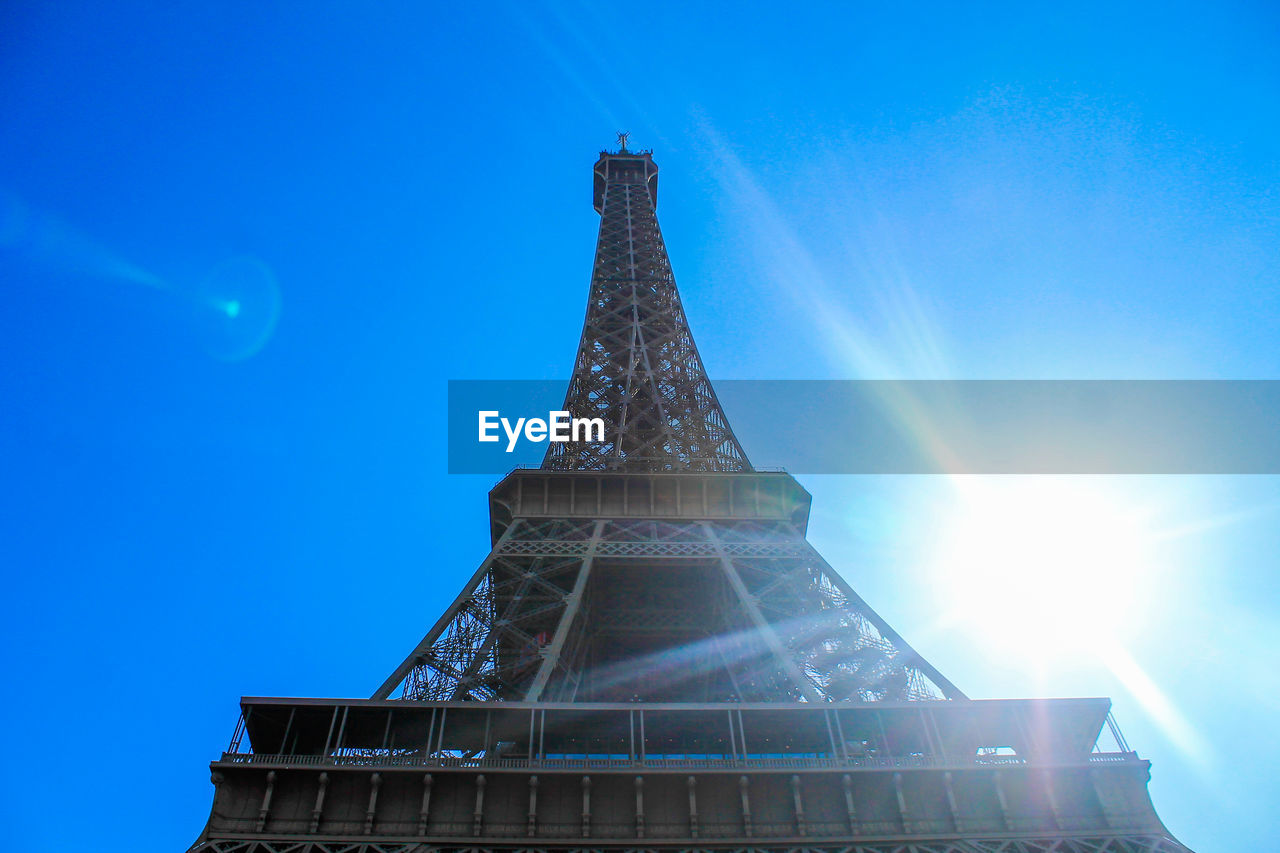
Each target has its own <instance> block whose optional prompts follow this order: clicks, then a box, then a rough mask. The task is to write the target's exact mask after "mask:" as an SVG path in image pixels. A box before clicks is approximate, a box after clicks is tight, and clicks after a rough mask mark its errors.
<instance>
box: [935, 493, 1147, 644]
mask: <svg viewBox="0 0 1280 853" xmlns="http://www.w3.org/2000/svg"><path fill="white" fill-rule="evenodd" d="M956 488H957V495H958V498H959V499H958V501H957V503H956V506H955V509H954V510H953V513H952V517H951V518H950V519H949V521H948V522H947V523H946V524H945V525H944V527H943V529H942V531H940V533H941V535H940V536H939V537H938V538H937V540H936V541H937V546H936V553H935V555H934V559H933V561H932V563H933V565H932V570H931V572H930V575H931V577H932V578H933V580H934V582H935V586H934V588H935V589H936V590H937V591H938V592H939V594H940V596H941V598H942V601H941V604H942V608H943V611H944V612H945V613H946V614H947V616H946V617H945V618H946V621H947V624H949V625H954V626H956V627H958V628H961V629H963V630H966V632H968V633H971V634H972V635H974V636H975V637H976V638H977V639H979V640H981V641H982V643H983V644H985V645H987V646H989V647H990V648H991V650H992V651H995V652H999V653H1000V654H1002V655H1009V654H1014V655H1019V656H1022V657H1023V658H1024V659H1027V660H1029V661H1032V662H1036V663H1046V662H1050V661H1062V660H1064V659H1066V658H1071V657H1078V656H1081V655H1096V654H1097V653H1099V652H1103V651H1105V650H1106V649H1107V648H1111V647H1113V646H1114V645H1115V644H1117V643H1121V642H1122V641H1123V640H1124V638H1125V637H1126V636H1129V635H1131V633H1132V632H1133V631H1134V630H1136V628H1137V627H1138V622H1139V621H1140V620H1139V615H1140V614H1139V611H1140V607H1141V603H1142V601H1143V599H1144V595H1143V593H1144V585H1145V584H1146V583H1147V580H1148V577H1149V575H1150V562H1151V555H1150V548H1149V547H1148V543H1149V542H1150V540H1151V535H1150V533H1149V531H1148V529H1147V519H1146V518H1145V516H1144V513H1143V511H1142V508H1141V507H1140V506H1135V505H1133V504H1130V503H1127V502H1126V501H1124V500H1123V499H1122V498H1121V496H1119V495H1118V493H1116V492H1114V491H1109V490H1108V489H1107V488H1106V482H1105V481H1099V480H1090V479H1089V478H1049V477H1018V478H957V480H956Z"/></svg>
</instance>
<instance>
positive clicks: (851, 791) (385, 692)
mask: <svg viewBox="0 0 1280 853" xmlns="http://www.w3.org/2000/svg"><path fill="white" fill-rule="evenodd" d="M657 173H658V169H657V166H656V165H655V164H654V162H653V158H652V156H651V154H650V153H649V152H632V151H628V150H627V149H626V147H625V140H623V146H622V148H621V150H619V151H616V152H603V153H602V154H601V156H600V159H599V160H598V161H597V162H596V164H595V169H594V205H595V209H596V211H597V212H599V213H600V215H601V222H600V232H599V238H598V242H597V247H596V257H595V266H594V270H593V274H592V282H591V291H590V296H589V298H588V304H587V313H586V320H585V322H584V325H583V332H582V338H581V342H580V344H579V347H578V354H577V358H576V360H575V362H574V372H573V376H572V379H571V381H570V384H569V389H568V393H567V395H566V398H565V406H564V408H565V409H567V410H568V411H570V412H571V413H572V415H573V416H575V417H588V418H594V417H599V418H601V419H603V420H604V422H605V424H606V434H605V440H604V441H602V442H585V441H584V442H578V443H564V444H552V445H551V446H550V449H549V450H548V452H547V455H546V457H545V459H544V461H543V465H542V467H541V468H540V469H536V470H518V471H515V472H513V473H511V474H510V475H508V476H507V477H505V478H504V479H503V480H502V481H501V482H499V483H498V484H497V485H496V486H495V487H494V488H493V489H492V490H491V491H490V493H489V514H490V524H491V534H492V539H491V545H492V547H491V550H490V552H489V555H488V556H487V557H486V558H485V560H484V561H483V562H482V563H481V565H480V566H479V568H477V569H476V571H475V572H474V573H473V574H472V576H471V578H470V580H469V581H468V582H467V583H466V585H465V586H464V587H463V589H462V591H461V593H460V594H459V595H458V596H457V598H456V599H455V600H454V602H453V603H452V605H450V607H449V608H448V609H447V610H446V611H445V612H444V613H443V614H442V615H441V616H440V617H439V619H437V620H436V622H435V624H434V625H433V626H432V628H431V629H430V630H429V631H428V632H427V634H426V636H424V637H423V638H422V640H421V641H420V642H419V643H418V644H417V646H416V647H415V648H414V649H413V650H412V651H411V652H410V654H409V655H408V656H407V657H406V658H405V659H404V661H403V662H402V663H401V664H400V665H399V666H398V667H397V668H396V669H395V670H394V671H393V672H392V673H391V675H390V676H389V677H388V678H387V679H386V681H385V682H383V684H382V686H381V687H380V688H379V689H378V690H377V691H376V692H375V694H374V695H373V697H372V698H370V699H367V700H334V699H270V698H265V699H264V698H249V697H246V698H244V699H242V701H241V707H242V709H243V713H242V716H241V719H240V723H239V724H238V726H237V729H236V733H235V735H234V736H233V738H232V742H231V744H230V746H229V747H228V749H227V751H226V752H224V753H223V755H222V756H221V758H220V759H219V760H217V761H215V762H213V781H214V784H215V785H216V786H217V792H216V794H215V798H214V807H213V813H212V815H211V817H210V820H209V824H208V826H206V828H205V830H204V832H203V833H202V835H201V837H200V839H199V840H198V841H197V842H196V844H195V845H194V847H193V848H192V849H193V851H201V853H410V851H412V853H426V851H431V852H432V853H505V851H509V853H568V851H574V853H586V851H600V853H604V851H611V853H623V851H626V853H642V852H643V853H649V851H652V852H653V853H659V851H663V853H674V851H690V853H693V851H707V853H712V851H716V853H1189V851H1187V848H1185V847H1184V846H1183V845H1181V844H1180V843H1178V842H1177V841H1175V840H1174V839H1173V838H1172V836H1170V834H1169V833H1168V831H1167V830H1166V829H1165V828H1164V826H1163V824H1161V822H1160V820H1159V818H1158V817H1157V816H1156V813H1155V811H1154V809H1153V807H1152V806H1151V803H1150V800H1149V798H1148V796H1147V791H1146V782H1147V778H1148V775H1149V765H1148V763H1147V762H1146V761H1143V760H1142V759H1140V758H1139V757H1138V756H1137V755H1136V754H1135V753H1133V752H1132V751H1130V750H1129V748H1128V746H1127V744H1125V743H1124V741H1123V736H1122V735H1120V733H1119V730H1118V729H1117V728H1115V725H1114V721H1113V720H1112V719H1111V717H1110V713H1109V708H1110V703H1109V701H1108V700H1106V699H1078V700H1077V699H1058V700H981V701H976V700H969V699H967V698H966V697H965V696H964V694H962V693H961V692H960V691H959V690H958V689H957V688H956V687H955V686H954V685H953V684H952V683H951V682H950V681H948V680H947V679H946V678H945V677H943V676H942V675H941V673H939V672H938V671H937V670H936V669H935V668H934V667H933V666H931V665H930V664H929V663H928V662H927V661H926V660H925V659H924V658H923V657H921V655H919V654H918V653H917V652H916V651H915V650H914V649H912V648H911V646H910V645H908V644H907V642H906V641H905V640H904V639H903V638H902V637H901V636H900V635H899V634H898V633H897V632H895V631H894V630H893V628H891V627H890V626H889V625H888V624H887V623H886V622H885V620H884V619H882V618H881V617H880V616H879V615H878V614H877V613H876V612H875V611H874V610H872V609H871V607H870V606H869V605H868V604H867V603H866V602H865V601H863V600H862V599H861V598H860V597H859V596H858V595H857V593H855V592H854V590H853V589H852V588H851V587H850V586H849V584H848V583H847V582H845V580H844V579H843V578H842V577H841V576H840V575H839V574H838V573H836V572H835V571H834V570H833V569H832V568H831V566H830V565H828V564H827V562H826V561H825V560H824V559H823V558H822V556H821V555H820V554H818V552H817V551H816V550H815V549H814V548H813V547H812V546H811V545H810V544H809V543H808V541H807V539H806V529H807V523H808V515H809V503H810V498H809V495H808V493H807V492H806V491H805V490H804V489H803V488H802V487H801V486H800V485H799V484H798V483H797V482H796V481H795V480H794V479H793V478H792V477H790V476H788V475H787V474H785V473H780V472H768V471H758V470H755V469H753V468H752V466H751V465H750V463H749V462H748V460H747V456H746V454H745V453H744V452H743V450H742V447H741V446H740V445H739V443H738V440H737V438H736V437H735V436H734V434H733V430H732V429H731V428H730V426H729V422H728V419H727V418H726V417H725V414H724V412H723V410H722V409H721V406H720V403H719V401H718V400H717V398H716V395H715V391H714V389H713V388H712V386H711V383H710V381H709V380H708V379H707V375H706V370H705V368H704V366H703V363H702V360H701V357H700V356H699V354H698V350H697V347H696V346H695V345H694V341H693V336H692V334H691V332H690V330H689V324H688V321H687V319H686V317H685V314H684V310H683V308H682V307H681V303H680V296H679V293H678V292H677V290H676V285H675V280H674V278H673V276H672V273H671V265H670V262H669V260H668V258H667V252H666V248H665V245H664V244H663V240H662V235H661V232H660V230H659V228H658V222H657V217H656V213H655V205H656V200H657V186H658V181H657ZM1106 730H1109V731H1110V732H1111V733H1112V735H1113V736H1114V741H1115V743H1116V744H1117V747H1118V751H1112V752H1101V751H1100V749H1099V746H1098V743H1099V737H1100V734H1101V733H1102V732H1103V731H1106Z"/></svg>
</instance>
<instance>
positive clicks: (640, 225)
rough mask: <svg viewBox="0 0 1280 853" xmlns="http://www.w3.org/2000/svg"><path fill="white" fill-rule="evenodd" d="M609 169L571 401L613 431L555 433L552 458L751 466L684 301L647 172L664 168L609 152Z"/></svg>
mask: <svg viewBox="0 0 1280 853" xmlns="http://www.w3.org/2000/svg"><path fill="white" fill-rule="evenodd" d="M603 168H604V169H605V173H606V176H607V178H606V181H605V189H604V197H603V207H602V213H601V220H600V232H599V238H598V240H597V243H596V259H595V268H594V271H593V273H592V281H591V295H590V297H589V299H588V302H587V317H586V322H585V324H584V326H583V330H582V340H581V343H580V344H579V346H578V356H577V359H576V360H575V362H574V369H573V378H572V379H571V380H570V383H569V390H568V393H567V395H566V396H565V404H564V408H565V410H567V411H569V412H571V413H572V414H573V416H574V417H579V418H602V419H603V420H604V423H605V440H604V442H588V441H583V442H565V443H556V442H552V443H550V446H549V448H548V450H547V455H546V458H545V460H544V462H543V467H544V468H553V469H559V470H569V469H578V470H622V471H660V470H694V471H742V470H750V465H749V463H748V462H747V457H746V454H745V453H743V451H742V447H741V446H740V445H739V444H738V440H737V438H735V437H734V434H733V430H732V429H730V427H729V422H728V421H727V420H726V419H725V416H724V412H723V411H722V410H721V408H720V403H719V401H718V400H717V399H716V395H715V391H714V390H713V389H712V387H711V383H710V381H708V379H707V374H706V370H705V369H704V368H703V365H702V359H701V358H700V357H699V355H698V349H697V347H696V346H695V345H694V342H693V335H692V334H691V333H690V331H689V323H688V321H687V320H686V319H685V314H684V309H683V307H681V304H680V294H679V293H678V292H677V290H676V283H675V278H674V276H673V275H672V273H671V264H670V261H669V260H668V258H667V249H666V246H665V244H664V243H663V241H662V233H661V231H660V230H659V229H658V219H657V216H656V215H655V213H654V203H653V196H652V193H651V191H650V186H649V183H648V180H647V177H648V176H649V175H652V174H653V172H652V171H651V170H653V169H654V168H655V167H653V165H652V163H651V162H649V161H646V160H643V159H640V158H621V159H611V158H605V161H604V165H603ZM646 170H649V171H646Z"/></svg>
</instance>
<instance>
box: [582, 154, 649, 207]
mask: <svg viewBox="0 0 1280 853" xmlns="http://www.w3.org/2000/svg"><path fill="white" fill-rule="evenodd" d="M594 173H595V179H594V181H593V187H592V188H593V192H592V201H591V203H592V206H594V207H595V209H596V213H599V214H602V215H603V214H604V190H605V186H606V185H607V184H608V183H610V182H619V183H630V184H647V185H648V187H649V197H650V198H652V199H653V207H654V209H655V210H656V209H657V207H658V164H657V163H654V162H653V152H652V151H625V150H624V151H620V152H609V151H601V152H600V159H599V160H597V161H596V165H595V170H594Z"/></svg>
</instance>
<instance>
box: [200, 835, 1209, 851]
mask: <svg viewBox="0 0 1280 853" xmlns="http://www.w3.org/2000/svg"><path fill="white" fill-rule="evenodd" d="M190 853H1190V850H1188V849H1187V848H1186V847H1184V846H1183V845H1181V844H1179V843H1178V842H1177V841H1174V840H1173V839H1171V838H1167V837H1164V836H1154V835H1107V836H1099V837H1083V838H1056V839H1029V838H999V839H996V838H993V839H981V838H976V839H939V840H936V841H905V842H904V841H884V842H878V843H877V842H870V843H865V844H860V843H854V844H849V845H830V844H822V845H812V846H804V847H800V846H786V845H776V846H766V845H759V846H750V847H744V846H734V845H726V846H722V847H720V846H717V847H710V846H707V847H693V846H687V845H672V846H662V847H659V846H652V847H598V846H597V847H590V846H587V845H585V844H584V845H581V846H578V845H572V846H570V845H557V846H554V847H552V846H523V847H508V846H499V845H474V846H466V847H464V846H460V845H453V844H427V843H424V842H417V841H409V842H376V841H322V840H314V841H312V840H306V841H257V840H220V839H218V840H209V841H205V842H202V843H200V844H197V845H196V846H195V847H193V848H192V849H191V851H190Z"/></svg>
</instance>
